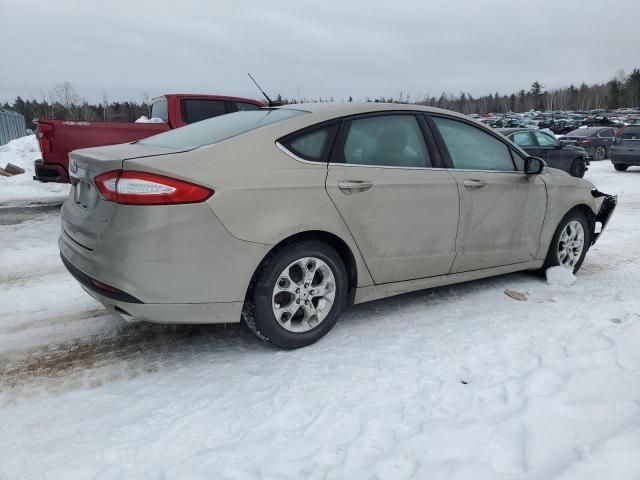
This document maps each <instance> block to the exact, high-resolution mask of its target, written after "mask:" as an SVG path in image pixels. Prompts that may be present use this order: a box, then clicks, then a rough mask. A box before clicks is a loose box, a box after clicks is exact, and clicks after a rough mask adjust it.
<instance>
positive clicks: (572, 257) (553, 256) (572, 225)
mask: <svg viewBox="0 0 640 480" xmlns="http://www.w3.org/2000/svg"><path fill="white" fill-rule="evenodd" d="M589 245H591V230H590V228H589V221H588V220H587V217H586V216H585V215H584V213H582V212H581V211H579V210H573V211H571V212H569V213H568V214H567V215H565V217H564V218H563V219H562V221H561V222H560V224H559V225H558V228H557V229H556V232H555V233H554V235H553V238H552V239H551V245H549V252H548V253H547V258H546V260H545V263H544V267H543V268H544V269H545V270H546V269H547V268H549V267H557V266H562V267H565V268H569V269H571V271H572V272H573V273H576V272H577V271H578V270H579V269H580V267H581V266H582V262H583V261H584V257H585V256H586V254H587V250H589Z"/></svg>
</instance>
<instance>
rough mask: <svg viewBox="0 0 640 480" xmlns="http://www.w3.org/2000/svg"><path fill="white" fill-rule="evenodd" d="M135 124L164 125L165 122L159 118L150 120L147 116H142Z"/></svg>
mask: <svg viewBox="0 0 640 480" xmlns="http://www.w3.org/2000/svg"><path fill="white" fill-rule="evenodd" d="M135 123H164V120H162V119H161V118H158V117H151V118H148V117H147V116H146V115H142V116H141V117H140V118H139V119H137V120H136V122H135Z"/></svg>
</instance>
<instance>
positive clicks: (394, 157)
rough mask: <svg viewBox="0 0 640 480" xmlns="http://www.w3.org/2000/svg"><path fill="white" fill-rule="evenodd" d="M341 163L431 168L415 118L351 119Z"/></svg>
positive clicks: (389, 116) (378, 117)
mask: <svg viewBox="0 0 640 480" xmlns="http://www.w3.org/2000/svg"><path fill="white" fill-rule="evenodd" d="M341 160H342V161H343V162H344V163H348V164H352V165H372V166H388V167H431V166H432V165H431V159H430V157H429V151H428V150H427V145H426V143H425V140H424V135H423V134H422V130H421V129H420V125H419V124H418V120H417V119H416V117H415V116H414V115H380V116H375V117H365V118H358V119H355V120H352V121H351V122H350V126H349V131H348V133H347V136H346V139H345V142H344V147H343V150H342V158H341Z"/></svg>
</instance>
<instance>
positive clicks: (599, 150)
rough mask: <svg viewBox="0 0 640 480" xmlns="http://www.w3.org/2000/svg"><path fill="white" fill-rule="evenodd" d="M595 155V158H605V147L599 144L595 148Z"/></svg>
mask: <svg viewBox="0 0 640 480" xmlns="http://www.w3.org/2000/svg"><path fill="white" fill-rule="evenodd" d="M595 157H596V160H604V159H605V158H607V149H606V148H604V147H603V146H602V145H600V146H599V147H598V148H596V155H595Z"/></svg>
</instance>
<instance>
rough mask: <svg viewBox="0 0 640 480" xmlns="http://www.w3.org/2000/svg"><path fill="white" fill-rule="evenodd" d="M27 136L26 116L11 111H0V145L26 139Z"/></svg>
mask: <svg viewBox="0 0 640 480" xmlns="http://www.w3.org/2000/svg"><path fill="white" fill-rule="evenodd" d="M26 134H27V127H26V123H25V121H24V116H23V115H20V114H19V113H16V112H12V111H11V110H2V109H0V145H4V144H5V143H9V141H11V140H13V139H15V138H20V137H24V136H25V135H26Z"/></svg>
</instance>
